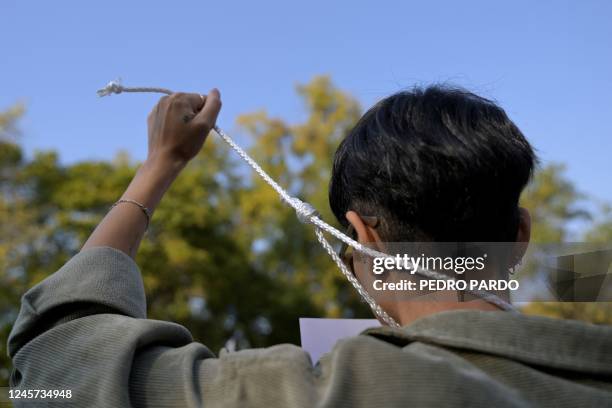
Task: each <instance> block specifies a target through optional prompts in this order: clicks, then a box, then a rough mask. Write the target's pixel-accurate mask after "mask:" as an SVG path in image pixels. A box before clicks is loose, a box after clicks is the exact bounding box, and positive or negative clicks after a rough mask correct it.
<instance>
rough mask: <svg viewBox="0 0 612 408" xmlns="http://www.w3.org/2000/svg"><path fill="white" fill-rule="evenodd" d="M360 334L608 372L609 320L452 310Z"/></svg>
mask: <svg viewBox="0 0 612 408" xmlns="http://www.w3.org/2000/svg"><path fill="white" fill-rule="evenodd" d="M362 334H365V335H369V336H373V337H376V338H379V339H381V340H384V341H386V342H389V343H392V344H395V345H397V346H400V347H403V346H406V345H408V344H409V343H412V342H415V341H418V342H423V343H428V344H434V345H439V346H444V347H453V348H458V349H464V350H471V351H477V352H481V353H486V354H491V355H496V356H500V357H505V358H509V359H512V360H516V361H521V362H523V363H526V364H532V365H538V366H544V367H550V368H556V369H562V370H571V371H577V372H584V373H596V374H612V326H607V325H593V324H589V323H584V322H579V321H574V320H561V319H551V318H546V317H540V316H528V315H523V314H520V313H509V312H497V311H496V312H485V311H474V310H453V311H446V312H440V313H436V314H433V315H430V316H426V317H424V318H421V319H419V320H417V321H415V322H414V323H412V324H410V325H408V326H405V327H402V328H399V329H394V328H391V327H377V328H372V329H368V330H365V331H364V332H363V333H362Z"/></svg>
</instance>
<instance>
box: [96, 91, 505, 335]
mask: <svg viewBox="0 0 612 408" xmlns="http://www.w3.org/2000/svg"><path fill="white" fill-rule="evenodd" d="M122 92H155V93H164V94H168V95H171V94H172V93H173V92H172V91H171V90H169V89H165V88H151V87H125V86H123V85H121V83H120V82H119V81H118V80H117V81H111V82H109V83H108V84H107V85H106V86H105V87H104V88H102V89H100V90H98V92H97V94H98V96H100V97H102V96H107V95H111V94H113V93H115V94H120V93H122ZM213 130H214V132H215V133H217V135H218V136H219V137H221V139H223V140H224V141H225V142H226V143H227V144H228V145H229V146H230V147H231V148H232V149H233V150H234V151H235V152H236V153H238V155H239V156H240V157H241V158H242V159H243V160H244V161H245V162H246V163H247V164H248V165H249V166H251V168H252V169H253V170H254V171H255V172H256V173H257V174H258V175H259V176H260V177H261V178H262V179H263V180H264V181H265V182H266V183H268V184H269V185H270V187H272V188H273V189H274V190H275V191H276V192H277V193H278V195H279V196H280V197H281V199H282V201H284V202H285V203H286V204H287V205H289V206H290V207H292V208H293V209H294V210H295V212H296V215H297V217H298V219H299V220H300V221H301V222H303V223H310V224H313V225H314V226H315V233H316V236H317V240H318V241H319V243H320V244H321V246H322V247H323V248H324V249H325V250H326V251H327V253H328V254H329V256H330V257H331V258H332V260H333V261H334V262H335V263H336V265H337V266H338V268H340V271H341V272H342V274H343V275H344V276H345V277H346V279H347V280H348V281H349V282H350V283H351V285H353V287H354V288H355V290H357V293H359V295H360V296H361V297H362V298H363V300H364V301H365V302H366V303H367V304H368V305H369V306H370V309H372V312H373V313H374V314H375V315H376V316H378V317H379V318H380V319H381V320H382V321H384V322H385V323H387V324H388V325H389V326H392V327H400V325H399V324H398V323H397V322H396V321H395V319H393V318H392V317H391V316H389V314H388V313H387V312H385V311H384V310H383V309H382V308H381V307H380V305H378V303H376V301H375V300H374V298H372V296H371V295H370V294H369V293H368V292H367V291H366V290H365V289H364V287H363V286H362V285H361V283H359V281H358V280H357V279H356V278H355V276H354V275H353V273H351V271H349V270H348V268H347V267H346V265H345V264H344V262H342V260H341V259H340V257H339V256H338V254H336V251H334V248H333V247H332V246H331V244H330V243H329V242H328V241H327V239H325V236H324V234H323V231H324V232H327V233H328V234H330V235H333V236H334V237H336V238H337V239H339V240H340V241H342V242H344V243H346V244H347V245H349V246H351V247H352V248H353V249H355V250H356V251H358V252H361V253H363V254H365V255H367V256H369V257H372V258H388V257H390V255H388V254H385V253H382V252H380V251H376V250H374V249H372V248H369V247H367V246H365V245H363V244H361V243H360V242H358V241H355V240H354V239H352V238H351V237H349V236H347V235H346V234H344V233H342V232H341V231H339V230H338V229H336V228H334V227H333V226H331V225H329V224H328V223H326V222H325V221H323V220H322V219H321V218H320V216H319V213H318V212H317V210H316V209H315V208H314V207H312V206H311V205H310V204H308V203H306V202H303V201H302V200H300V199H299V198H297V197H293V196H291V195H290V194H289V193H288V192H287V191H286V190H285V189H284V188H283V187H281V186H280V185H279V184H278V183H277V182H276V181H275V180H274V179H272V177H270V176H269V175H268V173H266V172H265V171H264V169H262V168H261V166H259V164H257V162H256V161H255V160H253V158H251V156H249V154H248V153H247V152H245V151H244V150H243V149H242V148H241V147H240V146H238V145H237V144H236V142H234V140H233V139H232V138H231V137H230V136H229V135H228V134H227V133H225V132H224V131H223V130H221V129H220V128H219V127H218V126H215V127H214V128H213ZM415 272H416V273H417V274H419V275H421V276H424V277H426V278H431V279H442V280H455V279H454V278H452V277H450V276H446V275H444V274H442V273H439V272H436V271H431V270H427V269H423V268H418V269H417V270H416V271H415ZM466 292H469V293H472V294H473V295H476V296H478V297H479V298H481V299H483V300H485V301H486V302H489V303H491V304H493V305H495V306H497V307H499V308H500V309H502V310H508V311H516V309H515V308H514V306H512V305H511V304H510V303H508V302H506V301H505V300H503V299H501V298H500V297H498V296H496V295H493V294H491V293H488V292H485V291H481V290H466Z"/></svg>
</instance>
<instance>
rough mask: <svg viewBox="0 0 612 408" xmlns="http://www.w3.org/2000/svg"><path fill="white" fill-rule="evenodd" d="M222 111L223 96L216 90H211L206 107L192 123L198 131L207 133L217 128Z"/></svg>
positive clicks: (205, 103)
mask: <svg viewBox="0 0 612 408" xmlns="http://www.w3.org/2000/svg"><path fill="white" fill-rule="evenodd" d="M219 111H221V94H220V93H219V91H218V90H217V89H216V88H213V89H211V91H210V92H209V93H208V95H207V96H206V98H205V102H204V107H202V109H201V110H200V112H198V114H197V115H196V116H195V117H194V118H193V120H192V121H191V123H192V126H195V127H196V128H197V129H198V131H202V132H207V133H208V131H210V129H212V128H213V126H215V123H216V122H217V116H219Z"/></svg>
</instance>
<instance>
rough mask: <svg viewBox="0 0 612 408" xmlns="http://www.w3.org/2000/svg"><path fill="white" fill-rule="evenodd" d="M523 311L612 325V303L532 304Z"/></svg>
mask: <svg viewBox="0 0 612 408" xmlns="http://www.w3.org/2000/svg"><path fill="white" fill-rule="evenodd" d="M522 311H523V312H524V313H527V314H532V315H540V316H546V317H552V318H557V319H573V320H583V321H587V322H590V323H594V324H612V303H610V302H573V303H572V302H532V303H530V304H528V305H527V306H525V307H523V308H522Z"/></svg>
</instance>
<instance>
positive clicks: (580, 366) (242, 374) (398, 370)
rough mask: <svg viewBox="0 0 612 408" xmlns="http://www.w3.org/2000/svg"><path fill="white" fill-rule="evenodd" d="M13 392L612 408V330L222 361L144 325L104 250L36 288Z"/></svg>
mask: <svg viewBox="0 0 612 408" xmlns="http://www.w3.org/2000/svg"><path fill="white" fill-rule="evenodd" d="M8 347H9V355H10V356H11V358H12V360H13V364H14V368H15V371H14V373H13V376H12V386H13V387H19V388H23V389H70V390H71V391H72V398H71V399H70V400H44V401H43V400H33V401H27V402H25V401H21V402H17V403H16V406H21V405H23V406H27V407H31V406H38V405H40V406H50V405H53V404H57V406H60V407H66V406H79V407H129V406H135V407H198V406H205V407H266V408H272V407H312V406H317V407H399V406H402V407H517V406H521V407H532V406H549V407H555V408H561V407H581V406H585V407H605V406H608V407H612V327H609V326H595V325H590V324H585V323H579V322H575V321H563V320H553V319H547V318H542V317H527V316H523V315H519V314H511V313H507V312H481V311H452V312H443V313H438V314H435V315H432V316H428V317H426V318H423V319H421V320H419V321H417V322H415V323H413V324H411V325H410V326H407V327H404V328H402V329H391V328H374V329H369V330H367V331H365V332H364V333H363V334H362V335H359V336H356V337H352V338H348V339H345V340H342V341H340V342H338V343H337V344H336V346H335V347H334V349H333V351H332V352H331V353H329V354H327V355H325V356H324V357H323V358H322V359H321V360H320V361H319V362H318V363H317V364H315V365H313V364H312V362H311V361H310V357H309V355H308V354H307V353H306V352H305V351H304V350H302V349H301V348H299V347H296V346H293V345H288V344H284V345H278V346H274V347H270V348H267V349H253V350H244V351H238V352H232V353H222V354H221V355H220V356H219V357H216V356H215V355H214V354H213V353H212V352H211V351H210V350H209V349H208V348H206V346H204V345H202V344H199V343H196V342H194V341H193V340H192V337H191V335H190V333H189V331H188V330H187V329H186V328H184V327H182V326H180V325H178V324H175V323H171V322H164V321H157V320H149V319H146V301H145V293H144V289H143V284H142V279H141V276H140V273H139V270H138V267H137V266H136V264H135V263H134V262H133V261H132V259H131V258H129V257H128V256H127V255H125V254H123V253H122V252H120V251H117V250H114V249H111V248H93V249H89V250H87V251H84V252H81V253H80V254H78V255H76V256H75V257H74V258H72V259H71V260H70V261H69V262H68V263H67V264H66V265H65V266H64V267H62V268H61V269H60V270H59V271H58V272H56V273H55V274H53V275H52V276H50V277H48V278H47V279H46V280H44V281H43V282H41V283H40V284H38V285H36V286H35V287H33V288H32V289H30V290H29V291H28V292H27V293H26V294H25V295H24V296H23V299H22V305H21V311H20V313H19V316H18V318H17V321H16V322H15V325H14V327H13V330H12V332H11V335H10V338H9V344H8Z"/></svg>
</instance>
